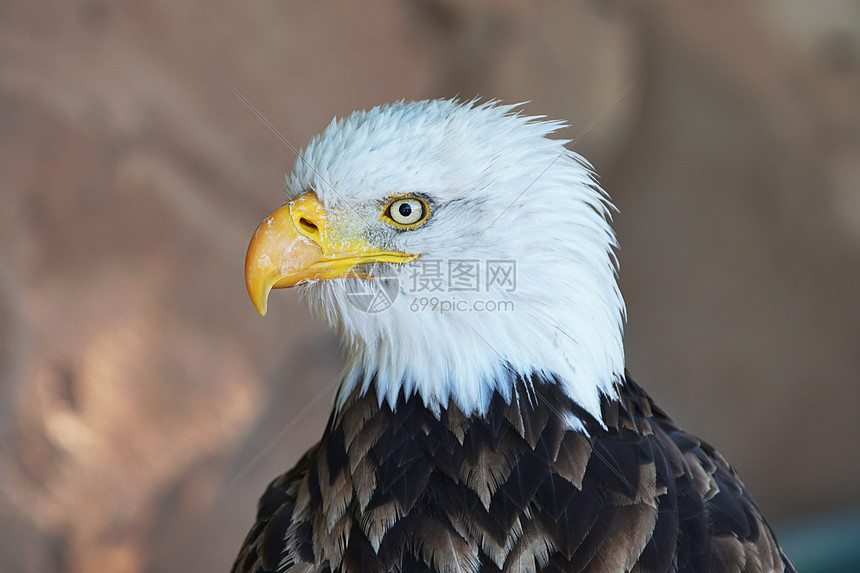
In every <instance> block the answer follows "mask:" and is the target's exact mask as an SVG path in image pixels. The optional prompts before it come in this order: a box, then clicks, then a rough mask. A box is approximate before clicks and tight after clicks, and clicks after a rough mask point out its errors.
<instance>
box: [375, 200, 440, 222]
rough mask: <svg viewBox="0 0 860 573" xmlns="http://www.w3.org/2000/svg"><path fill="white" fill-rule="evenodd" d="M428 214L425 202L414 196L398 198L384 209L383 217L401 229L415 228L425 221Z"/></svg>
mask: <svg viewBox="0 0 860 573" xmlns="http://www.w3.org/2000/svg"><path fill="white" fill-rule="evenodd" d="M429 214H430V209H429V207H428V206H427V202H426V201H425V200H424V199H422V198H420V197H415V196H414V195H412V196H408V197H398V198H397V199H395V200H393V201H392V202H391V203H389V204H388V207H387V208H386V209H385V217H386V218H387V219H388V220H389V221H391V222H392V223H394V225H395V226H397V227H401V228H411V227H417V226H418V225H420V224H421V223H423V222H424V221H425V220H426V219H427V216H428V215H429Z"/></svg>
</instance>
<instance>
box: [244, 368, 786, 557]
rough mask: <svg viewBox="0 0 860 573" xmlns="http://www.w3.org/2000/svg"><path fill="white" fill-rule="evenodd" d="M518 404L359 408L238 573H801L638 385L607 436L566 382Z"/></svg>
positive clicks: (280, 494)
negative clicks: (469, 411)
mask: <svg viewBox="0 0 860 573" xmlns="http://www.w3.org/2000/svg"><path fill="white" fill-rule="evenodd" d="M514 395H515V396H519V397H520V399H519V400H512V401H511V402H512V403H511V404H508V403H506V402H505V401H504V400H503V398H502V396H500V395H499V394H496V395H495V396H494V397H493V398H492V400H491V403H490V407H489V409H488V412H487V414H486V416H485V417H469V416H466V415H464V414H463V412H461V411H459V410H458V409H457V408H456V407H455V406H454V405H453V404H452V405H450V406H449V408H448V409H446V410H443V411H442V412H441V414H440V415H435V414H433V413H432V412H430V411H429V410H427V409H426V408H424V407H423V404H422V403H421V400H420V398H418V397H415V396H412V397H408V398H407V397H404V396H401V398H400V400H399V401H398V403H397V404H396V405H395V407H393V408H392V407H389V406H388V404H386V403H383V404H382V405H379V403H378V401H377V399H376V396H374V395H372V394H368V395H365V396H359V395H358V394H356V395H354V396H352V397H351V398H350V400H349V401H348V404H347V406H345V407H344V408H343V409H342V410H341V411H340V412H339V413H338V414H336V416H335V417H333V419H332V421H331V422H330V423H329V426H328V428H327V429H326V433H325V435H324V436H323V439H322V441H321V442H320V444H319V446H318V447H315V448H314V449H312V450H311V451H309V452H308V454H306V455H305V457H303V458H302V460H301V461H300V462H299V463H298V465H297V466H296V467H295V468H294V469H292V470H291V471H289V472H287V473H286V474H284V475H283V476H282V477H280V478H278V479H277V480H275V481H274V482H272V484H271V485H270V486H269V488H268V490H267V491H266V493H265V494H264V495H263V498H262V499H261V500H260V505H259V512H258V515H257V523H256V524H255V525H254V527H253V528H252V530H251V532H250V533H249V534H248V538H247V539H246V541H245V545H244V546H243V548H242V551H241V552H240V554H239V557H238V558H237V560H236V564H235V565H234V568H233V571H234V573H251V572H254V573H262V572H265V571H275V570H278V571H286V572H296V571H331V572H343V573H351V572H358V571H370V572H380V573H381V572H387V571H398V572H406V571H416V572H418V571H423V572H439V573H478V572H482V573H483V572H498V571H541V572H549V571H558V572H565V573H569V572H574V571H601V572H602V571H633V570H635V571H643V572H644V571H648V572H669V571H690V572H697V573H701V572H707V571H713V572H722V571H770V570H776V571H780V570H785V571H793V570H794V569H793V568H792V566H791V564H790V562H789V561H788V559H787V558H786V557H785V555H784V553H782V551H781V549H780V548H779V546H778V545H777V543H776V540H775V538H774V536H773V533H772V531H771V530H770V528H769V527H768V525H767V523H765V521H764V519H763V518H762V516H761V513H760V512H759V510H758V508H757V507H756V505H755V503H754V502H753V500H752V498H751V497H750V495H749V493H748V492H747V490H746V488H745V487H744V485H743V483H742V482H741V481H740V479H739V478H738V476H737V474H736V473H735V472H734V470H733V469H732V468H731V466H729V464H728V463H727V462H726V461H725V460H724V459H723V458H722V457H721V456H720V455H719V454H718V453H717V452H716V451H715V450H714V449H713V448H711V447H710V446H709V445H708V444H706V443H704V442H702V441H701V440H699V439H697V438H695V437H694V436H692V435H690V434H687V433H685V432H683V431H681V430H679V429H678V428H677V427H676V426H675V425H674V423H673V422H672V421H671V420H670V419H669V418H668V417H667V416H666V415H665V414H664V413H663V412H662V411H661V410H660V409H659V408H657V407H656V406H655V405H654V404H653V403H652V402H651V399H650V398H649V397H648V396H647V395H646V394H645V392H644V391H642V389H641V388H639V387H638V386H637V385H636V384H635V383H634V382H633V381H632V380H630V379H627V380H625V381H624V382H623V383H622V384H620V385H619V398H618V399H613V400H609V399H605V400H604V403H603V405H602V411H603V416H602V418H603V424H601V423H600V422H598V421H597V420H595V419H594V418H592V417H591V416H590V415H588V414H587V413H585V412H584V411H583V410H582V409H581V408H579V407H578V406H577V405H576V404H574V403H573V402H572V401H571V400H570V399H569V398H568V397H567V396H566V395H565V394H564V393H563V392H562V390H561V389H560V386H559V385H558V384H556V383H555V381H552V380H540V379H538V378H536V377H531V378H529V379H519V380H517V382H516V388H515V389H514ZM571 416H575V417H577V418H579V419H580V420H581V421H582V424H583V426H584V428H585V432H582V431H576V430H570V429H567V428H566V427H565V426H564V420H565V419H568V418H569V417H571Z"/></svg>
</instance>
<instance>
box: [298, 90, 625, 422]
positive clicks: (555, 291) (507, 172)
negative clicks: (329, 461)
mask: <svg viewBox="0 0 860 573" xmlns="http://www.w3.org/2000/svg"><path fill="white" fill-rule="evenodd" d="M561 125H562V124H561V123H559V122H555V121H544V120H542V119H541V118H536V117H526V116H523V115H519V114H517V113H515V111H514V107H513V106H507V105H500V104H497V103H494V102H491V103H486V104H482V105H477V104H475V103H474V102H472V103H460V102H457V101H453V100H432V101H421V102H410V103H406V102H398V103H394V104H391V105H384V106H380V107H377V108H374V109H372V110H370V111H359V112H355V113H353V114H352V115H350V116H349V117H347V118H345V119H342V120H339V121H338V120H335V121H333V122H332V123H331V125H329V127H328V128H327V129H326V130H325V131H324V132H323V133H322V134H321V135H318V136H317V137H315V138H314V139H313V140H312V141H311V142H310V144H309V145H308V146H307V148H306V149H305V150H304V152H303V153H302V154H301V156H300V157H299V159H298V160H297V161H296V165H295V167H294V171H293V173H292V174H291V175H290V176H289V177H288V178H287V196H288V199H291V198H293V197H295V196H297V195H299V194H301V193H304V192H306V191H308V190H314V191H316V193H317V195H318V196H319V198H320V200H321V201H322V203H323V205H324V206H325V208H326V212H327V213H328V221H329V223H328V224H330V225H332V226H334V227H337V228H339V229H341V230H344V229H349V230H350V232H353V233H360V234H361V236H362V237H364V238H365V239H366V240H367V241H369V242H371V243H372V244H374V245H376V246H380V247H384V248H386V249H388V250H397V251H401V252H405V253H414V254H419V255H420V258H419V259H418V262H419V263H420V261H422V260H424V261H427V260H432V261H440V262H441V265H442V267H441V268H442V269H443V271H445V272H447V265H448V263H449V262H451V261H454V262H456V261H462V260H465V259H469V260H474V261H478V265H479V269H480V272H481V273H482V275H483V276H482V277H481V279H482V280H481V281H480V289H479V291H478V292H462V291H457V292H452V291H450V290H449V287H450V286H451V285H450V284H447V285H446V288H444V289H443V292H437V293H427V292H415V289H414V288H412V287H413V286H414V285H413V282H414V281H413V277H411V276H410V273H414V272H415V268H414V267H413V266H412V265H402V264H391V267H392V268H391V271H392V272H393V273H395V274H396V276H397V277H398V278H399V292H398V293H397V296H396V298H395V300H394V302H393V304H392V305H391V306H390V307H389V308H387V309H386V310H383V311H381V312H375V313H368V312H364V311H363V310H362V309H360V308H358V307H357V306H354V305H353V304H352V303H351V302H350V301H349V300H348V297H347V296H346V290H345V288H346V287H347V285H348V283H347V281H348V280H356V279H333V280H325V281H316V282H313V283H310V284H307V285H304V286H301V287H300V288H301V289H302V290H303V294H305V295H306V296H307V298H308V299H309V301H310V304H311V307H312V309H313V310H314V311H315V312H316V313H318V314H319V315H321V316H323V317H325V319H326V320H327V321H328V322H329V323H330V324H331V326H332V327H333V328H335V329H336V330H337V331H338V332H339V333H340V335H341V337H342V340H343V343H344V346H345V348H346V351H347V365H348V366H347V369H346V371H345V375H344V378H343V380H342V381H341V389H340V394H339V396H340V397H341V398H340V399H341V400H342V399H343V398H344V397H345V396H346V395H347V394H348V393H349V391H351V390H352V389H354V388H355V387H356V386H357V385H360V386H361V387H362V389H363V390H365V391H366V390H367V389H368V388H369V386H370V384H371V383H372V384H375V385H376V392H377V393H378V395H379V399H380V402H381V401H383V400H388V401H389V402H390V403H391V404H392V405H394V403H395V402H396V400H397V397H398V394H399V393H400V392H401V391H403V392H405V393H406V394H407V395H409V394H411V393H413V392H417V393H418V394H420V396H421V397H422V398H423V400H424V403H425V404H426V405H427V406H428V407H429V408H432V409H434V410H436V411H438V409H439V408H440V407H441V408H444V407H447V405H448V403H449V399H453V400H454V402H455V403H456V404H458V405H459V406H460V408H462V409H463V410H464V411H465V412H467V413H474V412H477V413H481V412H483V411H485V409H486V408H487V405H488V403H489V400H490V398H491V396H492V393H493V392H494V391H499V392H501V393H502V394H503V395H504V396H505V398H506V399H507V400H510V399H511V388H512V386H513V384H512V380H513V376H516V375H522V376H526V377H528V376H529V375H532V374H535V373H536V374H539V375H542V376H543V377H545V378H546V379H548V380H553V379H554V380H556V381H557V383H558V384H560V385H561V386H562V387H563V388H564V390H565V392H566V393H567V394H568V395H569V396H570V397H571V398H572V399H573V400H575V401H576V402H577V403H578V404H579V405H581V406H582V407H583V408H584V409H586V410H587V411H588V412H590V413H591V414H592V415H594V416H595V417H596V418H597V419H598V420H599V419H600V395H601V393H603V394H608V395H614V393H615V383H616V382H618V380H619V379H620V378H621V377H622V375H623V370H624V349H623V345H622V332H623V323H624V312H625V311H624V301H623V299H622V298H621V293H620V292H619V289H618V284H617V281H616V272H617V262H616V258H615V254H614V249H615V247H616V240H615V235H614V233H613V231H612V229H611V227H610V225H609V222H608V219H609V217H610V211H611V209H612V206H611V204H610V203H609V200H608V198H607V197H606V195H605V194H604V193H603V191H602V190H601V189H600V188H599V187H598V185H597V183H596V182H595V180H594V177H593V173H592V171H591V169H590V166H589V165H588V163H587V162H586V161H585V160H584V159H582V158H581V157H580V156H579V155H577V154H575V153H573V152H571V151H569V150H568V149H567V148H566V145H567V143H568V142H567V141H564V140H553V139H549V138H548V137H547V136H548V135H550V134H551V133H552V132H554V131H555V130H556V129H558V128H559V127H561ZM403 194H418V195H420V196H423V197H426V198H427V199H428V200H429V202H430V206H431V212H430V216H429V219H428V220H427V222H426V223H425V224H423V225H421V226H420V227H418V228H415V229H410V230H405V231H404V230H399V229H396V228H395V227H393V226H392V225H390V224H388V223H386V222H385V221H383V220H382V219H381V218H380V214H381V212H382V210H384V208H385V205H387V203H388V201H390V198H391V197H393V196H397V195H403ZM488 261H506V262H510V261H513V262H514V264H515V273H516V287H515V289H514V290H513V291H511V292H508V291H509V290H510V289H509V285H507V286H505V285H498V284H496V285H493V286H492V287H491V288H489V289H487V287H486V284H485V283H486V281H485V279H486V264H487V262H488ZM359 280H370V279H359ZM433 296H436V297H437V298H438V299H439V300H445V301H448V302H450V301H454V300H456V301H462V302H459V303H458V304H459V308H460V309H462V310H460V311H452V312H446V313H440V312H439V309H438V308H437V309H436V310H435V311H434V310H432V309H430V308H429V305H423V306H425V307H426V308H425V309H424V310H420V308H421V306H422V303H423V302H424V300H422V297H424V298H425V299H429V298H430V297H433ZM487 301H489V302H490V304H491V305H495V304H497V303H504V304H511V303H512V308H510V307H508V308H505V309H502V310H498V311H496V312H490V311H487V310H484V311H480V310H476V307H475V305H476V303H477V305H478V306H479V307H480V305H481V303H485V302H487ZM485 306H486V305H485ZM416 308H417V309H418V310H416Z"/></svg>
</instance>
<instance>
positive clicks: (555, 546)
mask: <svg viewBox="0 0 860 573" xmlns="http://www.w3.org/2000/svg"><path fill="white" fill-rule="evenodd" d="M560 126H561V123H559V122H555V121H548V120H545V119H543V118H538V117H528V116H525V115H523V114H522V113H520V112H518V110H517V109H516V108H515V107H514V106H508V105H502V104H500V103H498V102H490V103H483V104H479V103H476V102H468V103H463V102H458V101H454V100H432V101H421V102H398V103H394V104H390V105H384V106H380V107H377V108H374V109H371V110H370V111H359V112H355V113H353V114H352V115H350V116H348V117H346V118H345V119H342V120H335V121H333V122H332V123H331V124H330V125H329V126H328V128H327V129H326V130H325V131H324V132H323V133H322V134H321V135H318V136H316V137H315V138H314V139H313V140H312V141H311V142H310V143H309V144H308V146H307V148H306V149H304V151H303V152H302V153H300V154H299V157H298V159H297V161H296V164H295V167H294V170H293V172H292V174H291V175H290V176H289V177H288V178H287V184H286V194H287V201H286V204H285V205H283V206H282V207H280V208H278V209H276V210H275V211H273V212H272V213H271V214H270V215H269V216H268V217H267V218H266V219H265V220H264V221H263V222H262V223H261V224H260V226H259V228H258V229H257V231H256V233H255V234H254V237H253V239H252V241H251V244H250V246H249V249H248V255H247V258H246V269H245V270H246V282H247V286H248V292H249V294H250V296H251V299H252V301H253V303H254V305H255V306H256V308H257V310H258V311H259V312H260V313H261V314H265V312H266V301H267V298H268V295H269V291H270V290H271V289H272V288H282V287H291V286H296V288H297V289H298V290H299V291H300V292H301V293H302V294H303V295H304V296H305V298H306V299H307V300H308V301H309V303H310V306H311V308H312V310H313V311H314V312H315V313H316V314H318V315H319V316H321V317H323V318H324V319H325V320H326V321H327V322H328V323H329V325H330V326H331V327H332V328H333V329H334V330H336V331H337V332H338V333H339V335H340V337H341V339H342V343H343V348H344V350H345V353H346V364H347V366H346V369H345V370H344V372H343V374H342V378H341V379H340V381H339V386H338V390H337V393H336V397H335V403H334V407H333V412H332V414H331V418H330V419H329V422H328V425H327V427H326V429H325V432H324V434H323V437H322V439H321V440H320V441H319V443H317V444H316V445H314V446H313V447H311V448H310V450H308V452H307V453H306V454H305V455H304V456H303V457H302V458H301V459H300V460H299V462H298V463H297V464H296V466H295V467H294V468H293V469H291V470H290V471H288V472H286V473H285V474H283V475H282V476H280V477H278V478H277V479H275V480H274V481H273V482H272V483H271V484H270V485H269V487H268V489H267V490H266V492H265V493H264V495H263V497H262V498H261V499H260V502H259V507H258V513H257V519H256V523H255V524H254V525H253V527H252V528H251V531H250V533H249V534H248V536H247V538H246V539H245V542H244V545H243V546H242V548H241V551H240V553H239V556H238V557H237V559H236V562H235V565H234V567H233V571H234V572H236V573H240V572H248V573H250V572H263V571H279V572H294V571H295V572H297V571H302V572H305V571H307V572H310V571H319V572H343V573H355V572H366V573H371V572H388V571H402V572H407V571H408V572H412V571H416V572H417V571H427V572H438V573H443V572H444V573H453V572H468V573H476V572H490V571H506V572H507V571H512V572H526V571H544V572H549V571H555V572H570V571H608V572H616V571H655V572H658V571H696V572H703V571H715V572H716V571H720V572H722V571H793V570H794V569H793V567H792V565H791V563H790V561H789V559H788V558H787V557H786V555H785V553H784V552H783V551H782V549H781V548H780V547H779V545H778V544H777V541H776V539H775V537H774V534H773V531H772V530H771V528H770V527H769V526H768V524H767V523H766V522H765V520H764V518H763V517H762V514H761V512H760V511H759V509H758V507H757V506H756V504H755V502H754V501H753V499H752V497H751V496H750V494H749V493H748V492H747V490H746V488H745V487H744V485H743V483H742V482H741V480H740V478H739V477H738V475H737V473H736V472H735V471H734V470H733V469H732V467H731V466H730V465H729V464H728V463H727V462H726V460H725V459H724V458H723V457H722V456H721V455H720V454H719V453H718V452H717V451H716V450H714V448H712V447H711V446H710V445H708V444H707V443H705V442H703V441H701V440H700V439H698V438H696V437H694V436H692V435H690V434H688V433H686V432H684V431H683V430H680V429H678V427H677V426H675V424H674V423H673V422H672V420H671V419H670V418H669V417H668V416H667V415H666V414H665V413H664V412H663V411H662V410H660V409H659V408H658V407H657V406H656V405H655V404H654V402H653V401H652V400H651V399H650V398H649V397H648V395H647V394H646V393H645V392H644V391H643V390H642V388H640V387H639V386H638V385H637V384H636V383H635V382H634V381H633V380H632V379H631V377H630V375H629V374H628V373H627V371H626V370H625V364H624V348H623V345H622V333H623V324H624V320H625V307H624V302H623V299H622V297H621V293H620V292H619V288H618V284H617V278H616V275H617V261H616V257H615V249H616V248H617V244H616V239H615V235H614V233H613V231H612V229H611V227H610V224H609V220H610V215H611V212H612V209H613V207H612V205H611V203H610V201H609V199H608V197H607V195H606V194H605V193H604V192H603V191H602V190H601V189H600V187H599V186H598V184H597V183H596V181H595V178H594V174H593V172H592V170H591V168H590V166H589V165H588V163H586V161H585V160H584V159H582V158H581V157H580V156H578V155H577V154H575V153H573V152H571V151H570V150H569V149H568V143H567V142H566V141H563V140H558V139H552V138H550V137H549V136H550V135H551V134H552V133H553V132H554V131H556V130H557V129H558V128H559V127H560ZM374 289H376V291H374ZM374 292H376V294H380V293H382V294H383V295H384V296H383V297H382V298H381V299H379V297H377V301H378V300H382V301H383V302H384V304H376V305H369V304H366V303H367V301H368V300H369V299H368V298H367V296H365V295H369V296H370V298H371V299H372V298H373V297H374V296H375V295H374ZM362 297H363V298H362Z"/></svg>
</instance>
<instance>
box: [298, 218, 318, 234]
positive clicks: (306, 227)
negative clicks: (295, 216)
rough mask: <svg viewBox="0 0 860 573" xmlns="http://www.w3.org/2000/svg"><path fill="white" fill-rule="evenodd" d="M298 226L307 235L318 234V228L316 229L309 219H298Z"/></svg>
mask: <svg viewBox="0 0 860 573" xmlns="http://www.w3.org/2000/svg"><path fill="white" fill-rule="evenodd" d="M299 225H301V226H302V229H304V230H305V231H307V232H308V233H319V227H317V226H316V223H314V222H313V221H311V220H310V219H305V218H304V217H301V218H300V219H299Z"/></svg>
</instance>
